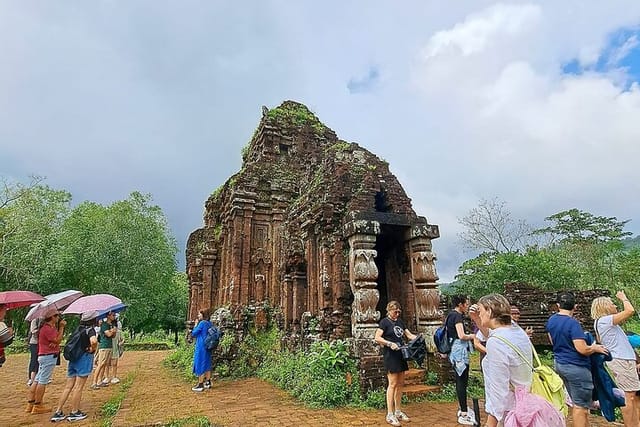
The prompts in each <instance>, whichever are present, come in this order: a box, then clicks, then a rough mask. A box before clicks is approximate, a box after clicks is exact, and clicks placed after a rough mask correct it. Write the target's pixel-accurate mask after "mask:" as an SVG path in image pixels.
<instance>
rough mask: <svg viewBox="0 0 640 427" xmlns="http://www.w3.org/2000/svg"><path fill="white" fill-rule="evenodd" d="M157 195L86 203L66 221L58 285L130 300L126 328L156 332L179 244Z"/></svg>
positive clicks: (171, 284) (59, 250) (171, 282)
mask: <svg viewBox="0 0 640 427" xmlns="http://www.w3.org/2000/svg"><path fill="white" fill-rule="evenodd" d="M150 201H151V197H150V196H149V195H142V194H140V193H138V192H134V193H132V194H131V195H130V196H129V198H128V199H127V200H123V201H118V202H115V203H113V204H112V205H110V206H106V207H105V206H101V205H99V204H96V203H92V202H84V203H82V204H80V205H79V206H78V207H77V208H76V209H74V210H73V212H72V213H71V215H70V216H69V218H68V219H67V220H66V221H65V222H64V224H63V225H62V232H61V237H60V239H59V243H60V244H59V247H58V248H57V262H56V265H57V267H58V270H57V271H55V272H54V273H55V274H53V275H52V277H51V278H50V280H51V281H58V286H63V285H64V286H66V288H69V287H72V288H75V289H79V290H82V291H83V292H85V293H87V294H89V293H111V294H114V295H116V296H118V297H120V298H121V299H122V300H123V301H124V302H125V303H127V304H128V308H127V323H126V326H127V327H128V328H130V329H132V330H135V331H152V330H155V329H157V328H159V327H161V326H162V316H163V313H165V311H167V310H168V309H169V307H167V306H166V305H165V304H166V302H167V301H166V299H165V295H166V294H167V293H168V292H172V291H173V288H174V287H175V282H174V273H175V270H176V265H175V254H176V252H177V245H176V242H175V239H174V238H173V236H171V234H170V232H169V228H168V226H167V221H166V218H165V217H164V214H163V213H162V211H161V209H160V208H159V207H158V206H153V205H150Z"/></svg>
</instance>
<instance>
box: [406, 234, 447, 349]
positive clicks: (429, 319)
mask: <svg viewBox="0 0 640 427" xmlns="http://www.w3.org/2000/svg"><path fill="white" fill-rule="evenodd" d="M436 231H437V228H436ZM434 234H436V233H434V232H433V229H432V226H416V227H414V228H412V230H411V240H410V241H409V248H410V251H411V253H410V256H411V275H412V278H413V283H414V286H415V295H416V318H417V319H416V320H417V324H418V331H419V332H422V333H424V334H425V341H426V342H427V348H428V349H429V351H431V352H435V345H434V343H433V333H434V332H435V330H436V328H437V327H438V326H439V325H440V322H441V319H442V312H441V310H440V309H439V307H440V292H439V291H438V289H437V284H436V281H437V280H438V275H437V273H436V267H435V260H436V256H435V254H434V253H433V251H432V246H431V236H433V235H434ZM436 237H437V235H436Z"/></svg>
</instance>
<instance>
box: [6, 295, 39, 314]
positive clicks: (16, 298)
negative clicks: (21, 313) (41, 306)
mask: <svg viewBox="0 0 640 427" xmlns="http://www.w3.org/2000/svg"><path fill="white" fill-rule="evenodd" d="M43 300H44V297H43V296H42V295H38V294H36V293H35V292H31V291H4V292H0V304H4V305H5V306H6V307H7V310H9V309H12V308H19V307H25V306H27V305H31V304H33V303H36V302H40V301H43Z"/></svg>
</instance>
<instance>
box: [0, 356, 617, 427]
mask: <svg viewBox="0 0 640 427" xmlns="http://www.w3.org/2000/svg"><path fill="white" fill-rule="evenodd" d="M166 355H167V352H161V351H155V352H154V351H149V352H127V353H126V354H125V355H124V357H123V359H122V360H121V368H120V374H121V375H120V378H121V379H125V378H127V376H130V378H131V379H132V382H131V385H130V387H129V388H128V389H127V390H126V392H123V394H124V396H125V397H124V400H123V401H122V404H121V406H120V410H119V411H118V412H117V414H116V416H115V417H114V418H113V419H112V425H113V426H127V427H129V426H145V425H146V426H149V425H164V424H166V423H168V422H170V421H171V420H184V419H185V418H187V417H195V416H205V417H207V418H208V419H209V420H210V421H211V422H212V423H213V424H214V425H217V426H239V427H244V426H301V427H306V426H326V425H333V426H388V424H386V423H385V422H384V411H382V410H357V409H339V410H312V409H308V408H305V407H303V406H302V405H300V404H298V403H296V402H295V401H294V400H293V399H291V398H290V397H289V396H288V395H287V394H286V393H284V392H283V391H281V390H278V389H276V388H274V387H272V386H270V385H269V384H267V383H265V382H263V381H260V380H258V379H255V378H251V379H247V380H241V381H221V382H216V383H214V386H213V388H212V389H211V390H208V391H205V392H203V393H194V392H192V391H191V384H186V383H185V382H184V381H183V380H181V379H180V378H178V377H177V376H175V375H173V374H172V373H171V372H169V371H167V370H166V369H165V368H163V367H162V365H161V362H162V359H164V357H166ZM7 359H8V360H7V363H5V365H4V366H3V367H2V368H0V393H1V394H2V396H3V411H0V426H43V425H53V424H51V423H50V422H49V417H50V416H51V415H50V414H45V415H27V414H25V413H24V412H23V409H24V404H25V402H26V393H27V387H26V384H25V380H26V373H25V370H26V366H27V362H28V355H26V354H19V355H9V357H8V358H7ZM65 374H66V362H64V361H63V366H59V367H57V368H56V370H55V372H54V377H53V382H52V384H50V385H49V386H48V387H47V392H46V394H45V404H47V405H49V406H53V405H54V404H55V403H56V402H57V400H58V397H59V396H60V392H61V391H62V388H63V386H64V381H65ZM121 390H122V388H121V387H120V386H111V387H108V388H105V389H101V390H98V391H92V390H89V389H88V388H87V389H86V390H85V392H84V395H83V400H82V405H81V407H82V409H83V410H84V411H85V412H87V413H88V414H89V418H88V419H87V420H85V421H81V422H76V423H74V424H75V425H78V426H100V425H102V422H103V421H104V419H103V418H101V417H100V415H99V410H100V407H101V406H102V405H103V404H104V403H105V402H107V401H108V400H109V399H110V398H112V397H114V396H116V395H117V394H119V393H122V392H121ZM404 409H405V411H406V412H407V413H408V414H409V415H410V416H411V417H412V422H411V423H408V424H406V425H408V426H412V427H421V426H428V427H440V426H441V427H454V426H458V424H457V423H456V420H455V412H456V409H457V405H456V404H454V403H432V402H425V403H412V404H409V405H407V406H406V408H404ZM68 411H69V407H68V404H67V407H65V412H68ZM484 419H486V418H485V417H484V414H483V420H484ZM591 421H592V423H591V425H592V426H594V427H604V426H614V425H615V424H613V423H606V422H605V421H604V419H602V418H600V417H592V420H591ZM61 425H69V423H67V422H66V421H64V422H63V423H62V424H61ZM183 425H185V424H183ZM187 425H188V424H187ZM191 425H195V424H191ZM568 425H571V423H570V422H569V423H568Z"/></svg>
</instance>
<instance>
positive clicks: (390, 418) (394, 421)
mask: <svg viewBox="0 0 640 427" xmlns="http://www.w3.org/2000/svg"><path fill="white" fill-rule="evenodd" d="M387 422H388V423H389V424H391V425H392V426H396V427H397V426H401V425H402V424H400V421H398V419H397V418H396V416H395V415H394V414H387Z"/></svg>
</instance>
